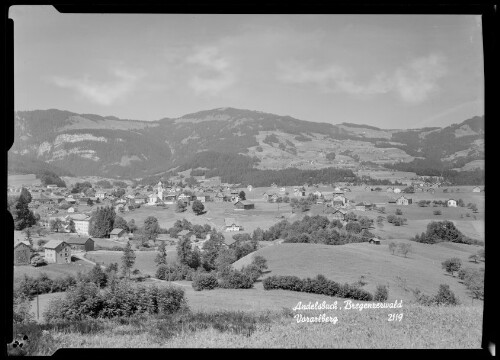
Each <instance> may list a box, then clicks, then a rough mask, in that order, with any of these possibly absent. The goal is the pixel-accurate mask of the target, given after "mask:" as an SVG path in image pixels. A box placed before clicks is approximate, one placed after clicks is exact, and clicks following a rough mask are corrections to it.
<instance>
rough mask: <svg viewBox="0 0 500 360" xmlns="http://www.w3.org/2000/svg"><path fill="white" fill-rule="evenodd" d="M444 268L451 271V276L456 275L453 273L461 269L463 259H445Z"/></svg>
mask: <svg viewBox="0 0 500 360" xmlns="http://www.w3.org/2000/svg"><path fill="white" fill-rule="evenodd" d="M441 265H442V267H443V269H445V270H446V272H448V273H450V274H451V276H454V275H453V274H454V273H455V271H458V270H460V268H461V267H462V261H461V260H460V259H459V258H456V257H455V258H451V259H448V260H445V261H443V262H442V263H441Z"/></svg>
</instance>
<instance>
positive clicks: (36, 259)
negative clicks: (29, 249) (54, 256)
mask: <svg viewBox="0 0 500 360" xmlns="http://www.w3.org/2000/svg"><path fill="white" fill-rule="evenodd" d="M30 264H31V266H34V267H38V266H44V265H47V261H45V259H44V258H43V257H41V256H38V255H36V256H33V257H32V258H31V260H30Z"/></svg>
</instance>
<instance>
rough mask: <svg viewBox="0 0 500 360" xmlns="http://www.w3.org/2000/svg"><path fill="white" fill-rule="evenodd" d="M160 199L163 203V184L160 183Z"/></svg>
mask: <svg viewBox="0 0 500 360" xmlns="http://www.w3.org/2000/svg"><path fill="white" fill-rule="evenodd" d="M158 199H159V200H162V201H163V184H162V183H161V181H159V182H158Z"/></svg>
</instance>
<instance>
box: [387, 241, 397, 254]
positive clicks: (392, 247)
mask: <svg viewBox="0 0 500 360" xmlns="http://www.w3.org/2000/svg"><path fill="white" fill-rule="evenodd" d="M397 247H398V246H397V245H396V243H395V242H394V241H391V242H390V243H389V250H390V251H391V252H392V255H394V252H395V251H396V249H397Z"/></svg>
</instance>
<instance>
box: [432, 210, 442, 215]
mask: <svg viewBox="0 0 500 360" xmlns="http://www.w3.org/2000/svg"><path fill="white" fill-rule="evenodd" d="M433 214H434V215H441V210H434V211H433Z"/></svg>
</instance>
